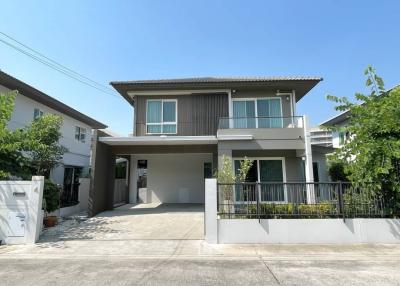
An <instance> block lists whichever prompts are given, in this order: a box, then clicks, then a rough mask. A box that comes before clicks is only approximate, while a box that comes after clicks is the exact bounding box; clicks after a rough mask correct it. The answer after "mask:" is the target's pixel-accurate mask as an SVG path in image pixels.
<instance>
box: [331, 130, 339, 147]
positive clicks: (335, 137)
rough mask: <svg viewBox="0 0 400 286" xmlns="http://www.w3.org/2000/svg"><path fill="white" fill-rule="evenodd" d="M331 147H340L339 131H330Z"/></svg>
mask: <svg viewBox="0 0 400 286" xmlns="http://www.w3.org/2000/svg"><path fill="white" fill-rule="evenodd" d="M332 147H333V148H340V147H341V145H340V140H339V132H337V131H333V132H332Z"/></svg>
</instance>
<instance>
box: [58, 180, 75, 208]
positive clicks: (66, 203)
mask: <svg viewBox="0 0 400 286" xmlns="http://www.w3.org/2000/svg"><path fill="white" fill-rule="evenodd" d="M79 185H80V184H79V183H77V184H67V185H65V186H64V188H63V190H62V192H61V194H60V207H62V208H64V207H70V206H74V205H77V204H78V203H79Z"/></svg>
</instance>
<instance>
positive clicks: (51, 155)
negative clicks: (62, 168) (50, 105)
mask: <svg viewBox="0 0 400 286" xmlns="http://www.w3.org/2000/svg"><path fill="white" fill-rule="evenodd" d="M16 95H17V92H15V91H14V92H8V93H3V94H0V179H9V178H11V177H20V178H23V179H30V177H31V176H32V174H35V175H47V174H48V173H49V171H50V170H51V169H52V168H53V167H54V166H56V165H57V164H58V162H59V160H60V159H61V157H62V155H63V154H64V152H66V151H67V149H66V148H64V147H62V146H60V145H59V139H60V138H61V133H60V132H59V130H60V128H61V125H62V119H61V117H59V116H57V115H52V114H49V115H44V116H42V117H40V118H38V119H35V120H34V121H33V122H32V123H31V124H29V125H27V126H26V127H24V128H20V129H16V130H14V131H12V130H9V129H8V128H7V124H8V122H9V121H10V119H11V115H12V112H13V109H14V100H15V97H16Z"/></svg>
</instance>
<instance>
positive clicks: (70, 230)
mask: <svg viewBox="0 0 400 286" xmlns="http://www.w3.org/2000/svg"><path fill="white" fill-rule="evenodd" d="M203 238H204V207H203V205H201V204H137V205H131V204H128V205H123V206H121V207H118V208H115V209H114V210H112V211H106V212H102V213H100V214H98V215H97V216H95V217H92V218H89V219H88V220H85V221H82V222H80V223H76V222H75V223H74V221H72V222H71V223H70V224H68V222H67V223H64V224H62V225H59V226H57V227H55V228H52V229H49V230H47V231H45V232H44V234H43V235H42V236H41V239H40V241H41V242H48V241H60V240H88V239H90V240H158V239H163V240H175V239H203Z"/></svg>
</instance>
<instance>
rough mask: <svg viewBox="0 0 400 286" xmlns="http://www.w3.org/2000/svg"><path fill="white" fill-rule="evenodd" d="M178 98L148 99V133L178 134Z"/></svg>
mask: <svg viewBox="0 0 400 286" xmlns="http://www.w3.org/2000/svg"><path fill="white" fill-rule="evenodd" d="M176 131H177V100H176V99H157V100H153V99H152V100H147V110H146V132H147V134H176V133H177V132H176Z"/></svg>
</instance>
